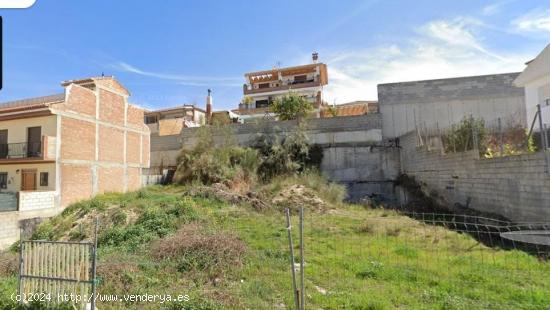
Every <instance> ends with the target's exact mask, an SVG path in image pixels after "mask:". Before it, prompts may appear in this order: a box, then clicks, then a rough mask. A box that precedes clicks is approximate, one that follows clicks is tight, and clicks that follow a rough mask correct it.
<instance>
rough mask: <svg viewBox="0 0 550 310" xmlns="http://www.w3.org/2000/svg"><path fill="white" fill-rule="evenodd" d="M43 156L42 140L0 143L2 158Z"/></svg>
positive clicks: (0, 157) (0, 156)
mask: <svg viewBox="0 0 550 310" xmlns="http://www.w3.org/2000/svg"><path fill="white" fill-rule="evenodd" d="M36 157H42V142H21V143H5V144H0V159H8V158H9V159H11V158H36Z"/></svg>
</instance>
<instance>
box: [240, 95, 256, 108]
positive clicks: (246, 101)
mask: <svg viewBox="0 0 550 310" xmlns="http://www.w3.org/2000/svg"><path fill="white" fill-rule="evenodd" d="M253 102H254V99H252V97H250V96H244V97H243V99H242V100H241V103H242V104H244V105H246V106H248V105H250V104H251V103H253Z"/></svg>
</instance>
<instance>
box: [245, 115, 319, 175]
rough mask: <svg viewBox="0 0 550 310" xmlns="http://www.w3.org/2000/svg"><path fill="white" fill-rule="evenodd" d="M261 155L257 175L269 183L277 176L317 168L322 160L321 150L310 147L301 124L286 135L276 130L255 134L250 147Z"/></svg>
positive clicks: (314, 146)
mask: <svg viewBox="0 0 550 310" xmlns="http://www.w3.org/2000/svg"><path fill="white" fill-rule="evenodd" d="M253 147H254V148H255V149H257V150H258V152H259V153H260V156H261V162H260V165H259V167H258V176H259V178H260V179H261V180H262V181H264V182H268V181H269V180H271V179H272V178H274V177H276V176H280V175H293V174H296V173H298V172H302V171H305V170H306V169H308V168H312V167H313V168H318V167H320V165H321V161H322V159H323V150H322V148H321V147H320V146H318V145H310V144H309V140H308V137H307V135H306V134H305V128H304V125H303V124H301V125H300V126H299V127H297V128H296V130H295V131H294V132H292V133H290V134H288V135H284V134H281V133H280V132H278V130H277V129H275V130H266V131H263V132H262V133H260V134H258V136H257V137H256V139H255V142H254V144H253Z"/></svg>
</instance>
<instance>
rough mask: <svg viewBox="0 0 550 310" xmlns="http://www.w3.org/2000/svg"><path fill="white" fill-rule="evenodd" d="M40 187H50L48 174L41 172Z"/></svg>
mask: <svg viewBox="0 0 550 310" xmlns="http://www.w3.org/2000/svg"><path fill="white" fill-rule="evenodd" d="M40 186H48V173H47V172H40Z"/></svg>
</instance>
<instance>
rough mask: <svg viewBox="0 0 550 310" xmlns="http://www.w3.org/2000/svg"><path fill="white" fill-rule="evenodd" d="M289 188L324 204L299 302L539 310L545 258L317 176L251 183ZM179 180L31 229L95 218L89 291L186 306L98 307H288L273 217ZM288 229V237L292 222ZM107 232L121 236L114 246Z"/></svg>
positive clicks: (9, 282) (4, 279)
mask: <svg viewBox="0 0 550 310" xmlns="http://www.w3.org/2000/svg"><path fill="white" fill-rule="evenodd" d="M289 184H292V185H303V186H304V187H307V188H308V189H309V190H311V191H312V193H314V194H315V195H316V196H317V197H320V198H321V199H322V201H323V202H324V203H326V204H327V209H325V210H324V211H326V212H316V211H315V209H311V210H310V209H308V210H307V211H306V218H305V244H306V252H305V253H306V254H305V255H306V256H305V260H306V269H305V272H306V298H307V303H306V304H307V305H308V308H313V309H317V308H322V309H394V308H429V309H466V308H467V309H476V308H477V309H485V308H502V309H511V308H516V309H517V308H530V309H543V308H545V307H546V305H547V304H548V303H547V301H548V300H549V298H550V295H549V294H550V293H549V292H550V290H548V287H549V285H550V282H549V280H548V279H550V277H548V275H549V274H550V265H549V264H548V263H547V262H544V261H538V260H537V259H536V257H534V256H529V255H527V254H525V253H522V252H520V251H503V250H500V249H497V248H488V247H486V246H484V245H483V244H479V243H478V242H477V241H476V240H475V239H473V238H471V237H470V236H468V235H464V234H460V233H456V232H452V231H449V230H446V229H445V228H443V227H437V226H431V225H426V224H423V223H421V222H418V221H416V220H414V219H411V218H408V217H404V216H400V215H399V214H398V213H395V212H393V211H387V210H383V209H368V208H367V209H366V208H365V207H363V206H356V205H343V204H341V203H339V201H340V197H341V196H340V195H341V192H338V191H337V190H335V188H333V187H332V185H331V184H329V183H327V182H326V180H324V179H323V178H321V177H319V176H318V175H317V174H314V175H312V176H307V173H302V174H297V175H295V176H292V177H290V178H285V177H283V176H279V177H276V178H274V179H272V181H271V182H270V183H269V184H266V185H263V187H262V190H263V191H264V192H263V193H262V195H265V196H266V197H277V196H278V193H280V192H281V190H282V189H284V188H286V186H287V185H289ZM190 187H191V186H189V187H186V186H165V187H160V186H158V187H157V186H155V187H150V188H147V189H144V190H141V191H139V192H134V193H127V194H106V195H101V196H98V197H96V198H94V199H93V200H87V201H82V202H80V203H77V204H74V205H72V206H71V207H69V208H68V209H66V211H65V212H63V213H62V214H60V215H59V216H56V217H54V218H52V219H51V220H49V221H45V222H43V223H42V224H41V225H40V229H39V231H40V233H41V234H42V236H50V237H53V238H56V239H57V238H59V239H63V240H66V239H70V238H71V237H70V235H71V232H73V231H78V232H82V234H83V235H84V236H85V237H84V238H85V239H89V238H90V237H91V235H90V233H91V228H92V227H93V225H94V220H95V218H96V217H99V219H100V229H99V233H100V239H101V240H102V242H101V243H100V244H99V253H98V275H99V286H98V292H99V293H101V294H119V295H121V294H125V293H126V294H143V293H157V294H164V293H166V294H174V295H176V294H189V296H190V301H189V302H186V303H179V304H177V303H166V304H158V303H131V302H128V303H126V302H121V303H117V304H113V303H108V302H106V303H100V304H99V305H98V307H99V308H100V309H120V308H130V309H158V308H162V309H274V308H281V309H282V308H287V309H288V308H291V307H292V305H293V300H292V292H291V290H292V289H291V286H290V273H289V266H288V264H289V262H288V260H289V256H288V255H289V253H288V243H287V229H286V223H285V219H284V217H283V214H282V213H281V212H279V211H278V210H276V209H266V210H263V211H261V212H258V210H256V209H254V208H252V207H250V206H249V205H247V204H236V205H231V204H228V203H225V202H223V201H220V200H217V199H214V198H205V197H202V196H190V195H187V194H185V193H187V192H188V190H189V188H190ZM266 199H267V198H266ZM121 214H124V215H125V216H123V215H121ZM159 226H160V227H159ZM292 226H293V227H295V228H294V229H293V230H292V232H293V234H294V238H297V229H296V227H298V222H297V218H296V217H294V218H293V219H292ZM113 231H117V233H112V232H113ZM119 232H120V233H119ZM134 232H136V233H134ZM137 232H139V235H138V234H137ZM141 235H145V236H148V237H142V236H141ZM121 236H123V237H121ZM117 238H122V240H123V241H119V242H118V243H117V242H114V240H115V239H117ZM296 240H297V239H296ZM13 256H15V257H16V255H14V254H13V255H12V257H13ZM297 259H299V258H297ZM0 261H2V260H0ZM8 269H9V270H10V271H8V272H7V273H6V272H3V273H2V274H0V309H13V308H15V307H16V305H15V304H14V303H13V302H11V301H10V295H11V293H13V292H15V291H16V287H17V279H16V276H15V273H14V272H13V268H11V267H10V268H8ZM62 307H63V306H62ZM62 307H61V308H62Z"/></svg>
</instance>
